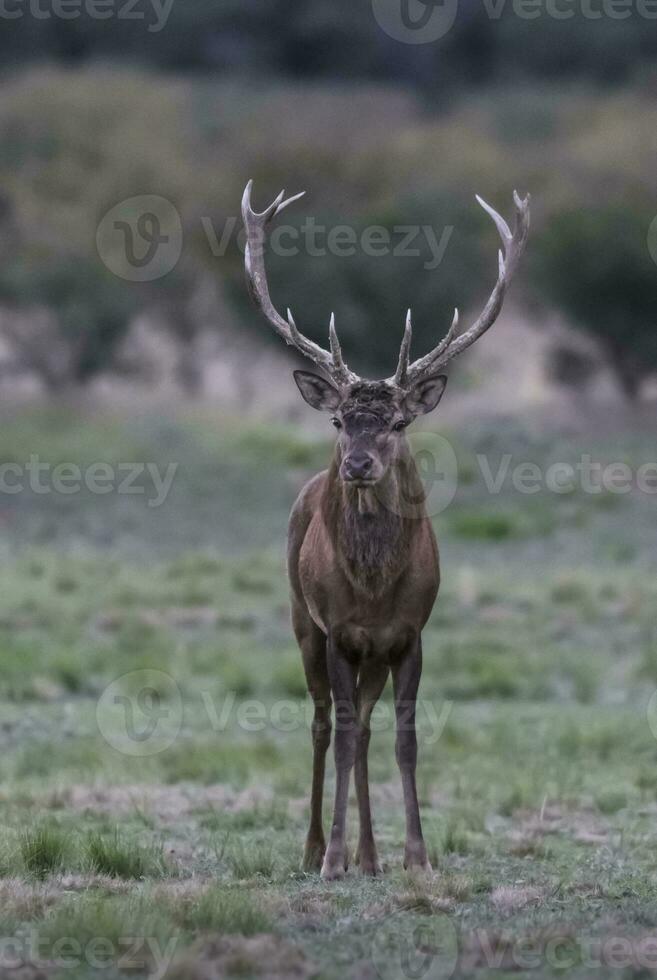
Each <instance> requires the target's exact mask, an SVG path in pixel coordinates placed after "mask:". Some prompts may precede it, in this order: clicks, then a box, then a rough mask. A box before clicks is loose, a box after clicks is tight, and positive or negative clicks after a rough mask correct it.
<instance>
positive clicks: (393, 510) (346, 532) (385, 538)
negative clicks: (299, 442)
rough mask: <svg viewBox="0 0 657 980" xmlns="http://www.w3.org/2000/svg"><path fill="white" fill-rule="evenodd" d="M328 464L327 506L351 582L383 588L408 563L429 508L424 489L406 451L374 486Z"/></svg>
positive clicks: (332, 532) (374, 592) (372, 592)
mask: <svg viewBox="0 0 657 980" xmlns="http://www.w3.org/2000/svg"><path fill="white" fill-rule="evenodd" d="M339 469H340V458H339V453H338V452H336V455H335V457H334V459H333V463H332V464H331V468H330V469H329V474H328V481H327V487H326V494H325V497H324V504H323V511H324V520H325V522H326V526H327V528H328V529H329V533H330V536H331V540H332V541H333V544H334V546H335V547H336V551H337V554H338V559H339V561H340V564H341V565H342V568H343V570H344V571H345V573H346V575H347V577H348V578H349V579H350V581H351V583H352V585H354V586H355V587H357V588H359V589H361V590H362V591H365V592H367V593H369V594H370V595H377V594H381V593H382V592H384V591H385V589H386V587H387V586H388V585H390V584H392V583H393V582H394V581H396V579H397V578H398V577H399V575H400V574H401V572H402V571H403V570H404V568H405V567H406V565H407V563H408V558H409V552H410V543H411V538H412V535H413V533H414V530H415V528H416V526H417V519H418V518H419V517H423V516H424V515H425V513H426V511H425V508H424V489H423V487H422V483H421V481H420V477H419V474H418V472H417V469H416V466H415V463H414V461H413V459H412V457H411V455H410V453H409V452H408V448H407V447H406V451H405V453H404V456H403V458H402V459H401V460H400V462H399V463H398V465H396V466H392V467H391V468H390V470H389V471H388V473H387V474H386V476H385V477H384V478H383V479H382V480H381V481H380V482H379V483H378V484H377V485H376V486H375V487H366V488H363V489H357V488H355V487H351V486H349V485H348V484H346V483H344V482H343V481H342V480H341V479H340V476H339Z"/></svg>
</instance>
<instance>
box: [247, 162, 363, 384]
mask: <svg viewBox="0 0 657 980" xmlns="http://www.w3.org/2000/svg"><path fill="white" fill-rule="evenodd" d="M252 188H253V181H252V180H250V181H249V182H248V184H247V185H246V187H245V189H244V196H243V197H242V219H243V221H244V228H245V230H246V250H245V252H244V267H245V270H246V281H247V285H248V287H249V292H250V293H251V298H252V299H253V302H254V303H255V304H256V306H257V307H259V308H260V309H261V310H262V312H263V313H264V314H265V316H266V317H267V319H268V320H269V322H270V324H271V325H272V327H273V328H274V330H275V331H276V333H277V334H278V335H279V337H282V338H283V340H284V341H285V343H286V344H290V345H291V346H292V347H295V348H296V349H297V350H298V351H299V352H300V353H301V354H304V355H305V357H308V358H310V360H311V361H314V363H315V364H316V365H317V366H318V367H319V368H321V369H322V370H323V371H325V372H326V374H328V375H329V377H330V378H332V379H333V380H334V381H335V382H336V384H338V385H347V384H351V383H353V382H354V381H358V380H359V379H358V376H357V375H355V374H353V373H352V372H351V371H350V370H349V368H348V367H347V365H346V364H345V362H344V360H343V358H342V351H341V349H340V342H339V340H338V335H337V333H336V331H335V316H334V315H333V314H331V322H330V325H329V344H330V348H331V349H330V352H329V351H327V350H324V348H323V347H320V346H319V344H316V343H314V342H313V341H312V340H309V339H308V338H307V337H304V335H303V334H302V333H300V332H299V330H298V329H297V326H296V324H295V322H294V319H293V317H292V314H291V312H290V310H288V311H287V320H284V319H283V317H282V316H281V315H280V314H279V313H278V311H277V310H276V308H275V306H274V304H273V303H272V301H271V297H270V295H269V286H268V284H267V272H266V270H265V255H264V244H265V228H266V227H267V225H268V224H269V222H270V221H271V220H272V219H273V218H275V217H276V216H277V215H278V214H280V213H281V211H282V210H283V208H286V207H287V206H288V204H292V203H293V201H298V200H299V198H300V197H303V195H304V194H305V191H303V192H302V193H301V194H295V195H294V197H288V198H287V199H285V191H281V193H280V194H279V195H278V197H277V198H276V200H275V201H272V203H271V204H270V205H269V207H268V208H265V210H264V211H262V212H261V213H258V212H256V211H254V210H253V208H252V207H251V190H252Z"/></svg>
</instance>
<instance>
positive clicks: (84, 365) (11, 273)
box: [0, 253, 136, 390]
mask: <svg viewBox="0 0 657 980" xmlns="http://www.w3.org/2000/svg"><path fill="white" fill-rule="evenodd" d="M135 299H136V296H135V294H134V293H132V292H130V290H127V289H126V288H125V284H124V283H123V282H122V281H121V280H119V279H117V278H116V277H115V276H113V275H112V274H111V273H109V272H108V271H107V270H106V269H105V268H104V266H102V265H101V264H100V263H99V262H92V261H90V260H89V259H87V258H83V259H80V258H79V257H74V256H70V255H62V256H57V255H54V254H53V255H48V256H45V257H44V256H42V255H40V254H39V255H34V254H32V253H30V259H29V261H28V262H25V261H14V262H13V263H10V264H8V265H5V266H3V267H1V268H0V302H2V303H4V304H6V305H8V306H10V307H14V308H16V307H17V308H19V309H29V308H30V307H32V308H34V307H37V308H38V307H42V308H45V309H47V310H49V311H50V313H51V314H52V316H51V319H50V320H49V322H48V327H47V328H45V326H42V329H41V331H40V332H38V333H36V334H33V333H31V332H30V331H26V330H25V329H20V328H19V329H15V330H13V331H12V330H11V325H7V324H6V327H7V329H8V330H10V331H11V334H12V335H11V339H12V341H13V343H14V345H15V347H16V348H17V352H18V355H19V357H20V358H21V360H22V362H23V363H24V365H25V366H26V367H29V368H30V369H31V370H33V371H35V372H36V373H37V374H38V375H39V376H40V378H41V380H42V381H44V382H45V384H46V385H47V387H48V388H50V389H51V390H57V389H60V388H64V387H67V386H70V385H75V384H85V383H86V382H87V381H89V380H90V379H91V378H93V377H94V376H95V375H96V374H98V373H99V372H100V371H102V370H107V369H108V368H109V367H112V361H113V357H114V353H115V351H116V349H117V347H118V345H119V343H120V341H121V340H122V339H123V337H124V335H125V332H126V330H127V328H128V324H129V322H130V317H131V315H132V314H133V313H134V311H135ZM9 319H11V318H9ZM21 326H22V324H21ZM46 334H47V335H46Z"/></svg>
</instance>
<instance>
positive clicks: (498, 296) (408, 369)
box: [388, 191, 530, 388]
mask: <svg viewBox="0 0 657 980" xmlns="http://www.w3.org/2000/svg"><path fill="white" fill-rule="evenodd" d="M529 200H530V199H529V194H528V195H527V197H526V198H525V199H524V201H523V200H521V199H520V197H518V194H517V193H516V192H515V191H514V192H513V202H514V204H515V224H514V228H513V233H511V229H510V228H509V226H508V225H507V223H506V221H505V220H504V218H503V217H502V216H501V215H500V214H498V213H497V211H495V210H494V209H493V208H492V207H491V206H490V204H486V202H485V201H483V200H482V199H481V198H480V197H479V196H477V201H478V202H479V204H481V206H482V208H483V209H484V211H486V212H487V213H488V214H489V215H490V216H491V218H492V219H493V221H494V222H495V225H496V226H497V230H498V231H499V233H500V237H501V239H502V248H503V250H504V254H502V250H500V251H499V253H498V259H499V272H498V276H497V282H496V284H495V288H494V289H493V292H492V293H491V295H490V298H489V300H488V302H487V303H486V306H485V307H484V309H483V311H482V313H481V315H480V316H479V318H478V319H477V320H476V322H475V323H473V325H472V326H471V327H470V329H469V330H466V331H465V333H462V334H461V335H460V336H459V337H456V339H454V335H455V333H456V330H457V327H458V322H459V312H458V310H454V319H453V320H452V325H451V327H450V328H449V330H448V332H447V334H446V336H445V337H444V338H443V340H441V342H440V343H439V344H438V346H437V347H436V348H434V350H432V351H431V353H429V354H427V355H426V356H425V357H421V358H420V359H419V360H418V361H414V362H413V364H410V363H409V351H410V346H411V332H412V331H411V311H410V310H409V311H408V316H407V318H406V329H405V331H404V338H403V340H402V345H401V351H400V354H399V365H398V367H397V371H396V373H395V374H394V376H393V377H392V378H388V381H389V382H390V383H391V384H394V385H397V386H399V387H401V388H410V387H411V386H412V385H414V384H416V383H417V382H418V381H419V380H421V378H423V377H428V376H429V375H431V374H435V373H436V372H437V371H439V370H440V369H441V368H444V367H445V366H446V365H447V364H448V363H449V362H450V361H451V360H452V358H453V357H456V356H457V354H461V353H462V352H463V351H464V350H466V348H468V347H470V345H471V344H474V342H475V340H478V339H479V338H480V337H481V336H482V334H484V333H486V331H487V330H488V329H489V328H490V327H492V325H493V324H494V323H495V320H496V319H497V317H498V315H499V313H500V310H501V309H502V304H503V302H504V296H505V294H506V290H507V287H508V285H509V283H510V282H511V278H512V276H513V274H514V272H515V270H516V266H517V264H518V260H519V259H520V256H521V255H522V252H523V249H524V247H525V243H526V241H527V235H528V234H529Z"/></svg>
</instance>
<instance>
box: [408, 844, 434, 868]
mask: <svg viewBox="0 0 657 980" xmlns="http://www.w3.org/2000/svg"><path fill="white" fill-rule="evenodd" d="M404 870H405V871H424V872H426V873H427V874H431V872H432V871H433V868H432V867H431V863H430V861H429V859H428V857H427V849H426V847H425V846H424V844H421V845H420V846H416V847H407V848H406V853H405V854H404Z"/></svg>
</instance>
